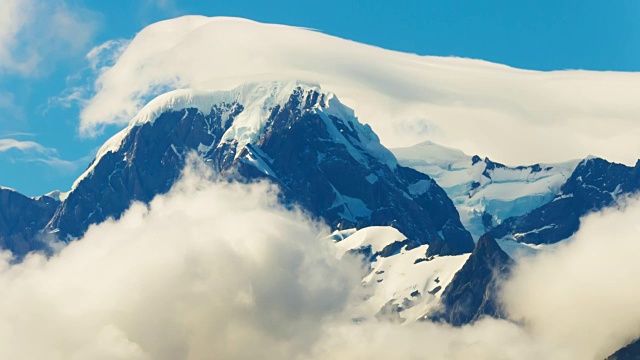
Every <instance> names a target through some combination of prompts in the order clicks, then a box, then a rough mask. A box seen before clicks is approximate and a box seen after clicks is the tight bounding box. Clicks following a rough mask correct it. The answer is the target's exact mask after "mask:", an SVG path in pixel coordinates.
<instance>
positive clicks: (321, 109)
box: [72, 81, 397, 210]
mask: <svg viewBox="0 0 640 360" xmlns="http://www.w3.org/2000/svg"><path fill="white" fill-rule="evenodd" d="M296 88H300V89H301V90H302V94H301V103H302V104H304V102H305V101H306V99H307V97H308V96H309V95H310V94H311V92H314V91H315V92H318V93H320V94H322V95H323V96H324V97H325V102H324V104H316V105H315V106H314V107H313V108H312V109H311V110H310V111H313V112H315V113H316V114H318V115H319V116H320V118H321V119H322V120H323V121H324V122H325V123H326V124H327V129H328V131H329V132H330V134H331V135H332V137H333V140H334V141H336V142H337V143H341V144H343V145H345V147H346V148H347V150H348V151H349V153H350V154H351V155H352V156H353V157H354V158H355V159H356V160H358V161H360V162H362V163H366V162H367V159H366V158H365V157H364V156H363V155H362V151H366V152H368V153H369V154H371V155H372V156H374V157H376V158H377V159H379V160H380V161H381V162H383V163H385V164H387V165H388V166H389V167H390V168H392V169H393V168H395V166H396V165H397V162H396V159H395V157H394V156H393V154H392V153H391V152H390V151H389V150H387V149H386V148H384V147H383V146H382V145H381V144H380V142H379V139H378V137H377V136H376V135H375V134H374V133H373V131H372V130H371V128H370V127H369V126H368V125H363V124H361V123H360V122H359V121H358V119H357V118H356V117H355V115H354V113H353V110H351V109H349V108H347V107H346V106H344V105H343V104H342V103H340V101H339V100H338V98H337V97H336V96H335V95H334V94H333V93H331V92H329V91H325V90H323V89H321V88H320V87H319V86H318V85H314V84H307V83H304V82H300V81H271V82H264V83H250V84H243V85H241V86H238V87H236V88H235V89H233V90H230V91H202V90H192V89H181V90H175V91H171V92H168V93H165V94H162V95H160V96H158V97H156V98H155V99H153V100H151V101H150V102H149V103H148V104H147V105H146V106H145V107H144V108H142V110H140V112H139V113H138V114H137V115H136V116H135V117H133V119H132V120H131V121H130V122H129V125H128V126H127V127H126V128H125V129H123V130H122V131H120V132H118V133H117V134H116V135H114V136H113V137H112V138H110V139H109V140H107V142H105V144H104V145H103V146H102V147H101V148H100V149H99V150H98V153H97V155H96V158H95V160H94V161H93V163H92V164H91V165H90V166H89V167H88V168H87V170H86V171H85V172H84V173H83V174H82V175H81V176H80V177H79V178H78V179H77V180H76V181H75V182H74V184H73V187H72V190H73V189H75V188H76V187H77V186H78V184H79V183H80V181H81V180H82V179H84V178H85V177H86V176H87V175H88V174H90V173H91V172H92V171H93V169H94V167H95V166H96V165H97V164H98V162H99V161H100V159H101V158H102V157H103V156H104V155H105V154H107V153H109V152H115V151H117V150H118V149H119V148H120V146H121V144H122V141H123V140H124V139H125V137H126V136H127V134H129V133H130V132H131V130H132V129H134V128H135V127H138V126H141V125H144V124H147V123H149V124H152V125H153V123H154V121H155V120H156V119H157V118H158V117H159V116H160V115H161V114H163V113H164V112H167V111H170V110H171V111H180V110H184V109H189V108H193V109H197V111H199V112H201V113H203V114H205V115H207V114H209V113H210V112H211V109H212V108H213V107H214V106H215V105H218V106H220V107H223V105H227V106H226V107H224V108H225V109H226V112H225V113H223V114H222V121H223V122H226V121H228V120H229V117H228V115H229V114H228V113H229V112H232V111H233V110H234V108H233V107H231V106H230V105H231V104H234V103H238V104H241V105H242V106H243V110H242V111H241V112H240V113H239V114H238V115H237V116H236V117H235V118H234V119H233V123H232V124H231V126H230V127H229V129H228V130H227V131H226V132H225V133H224V134H223V136H222V140H221V144H222V143H230V144H233V145H234V146H235V148H236V156H239V154H240V153H241V152H240V150H241V149H242V148H244V147H245V146H246V145H247V144H252V143H254V142H255V141H257V140H258V139H259V138H260V136H261V135H262V132H263V130H264V127H265V125H266V123H267V119H268V117H269V115H270V113H271V110H272V109H273V108H274V107H276V106H278V105H284V104H285V103H286V102H287V101H288V100H289V98H290V97H291V95H292V94H293V92H294V90H295V89H296ZM185 116H186V115H185ZM331 116H333V117H337V118H338V119H339V121H342V122H343V123H344V124H347V125H349V127H350V128H352V129H354V130H355V132H356V134H357V137H358V138H357V139H355V138H349V139H347V136H349V135H346V134H343V133H341V132H340V131H338V130H337V128H336V127H335V126H334V125H333V123H332V121H333V120H332V119H331V118H330V117H331ZM354 144H355V145H354ZM355 146H358V147H359V149H356V147H355ZM209 149H210V145H206V144H200V146H199V147H198V150H199V151H200V152H201V153H202V152H204V151H208V150H209ZM247 160H248V161H249V162H251V163H252V164H254V165H256V166H259V169H260V170H261V171H263V170H265V171H266V170H267V168H268V166H267V165H266V164H264V163H259V161H258V159H257V158H250V159H247ZM355 207H357V208H358V209H359V210H362V209H361V207H358V206H357V205H356V206H355Z"/></svg>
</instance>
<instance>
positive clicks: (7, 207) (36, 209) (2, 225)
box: [0, 189, 60, 258]
mask: <svg viewBox="0 0 640 360" xmlns="http://www.w3.org/2000/svg"><path fill="white" fill-rule="evenodd" d="M59 204H60V203H59V202H58V201H56V200H54V199H52V198H50V197H47V196H42V197H40V198H38V199H32V198H30V197H27V196H24V195H22V194H20V193H17V192H15V191H13V190H9V189H0V248H2V249H7V250H11V252H12V253H13V254H14V255H15V256H16V257H17V258H22V257H23V256H24V255H26V253H28V252H29V251H34V250H46V249H47V245H46V242H45V241H44V240H43V239H42V238H39V237H38V236H37V235H38V232H39V231H40V230H41V229H42V228H43V227H45V225H46V224H47V222H48V221H49V220H50V219H51V217H52V216H53V213H54V212H55V211H56V208H57V207H58V205H59Z"/></svg>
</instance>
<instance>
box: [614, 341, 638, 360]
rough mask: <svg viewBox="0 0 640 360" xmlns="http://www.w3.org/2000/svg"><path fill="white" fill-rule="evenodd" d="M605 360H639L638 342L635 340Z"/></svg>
mask: <svg viewBox="0 0 640 360" xmlns="http://www.w3.org/2000/svg"><path fill="white" fill-rule="evenodd" d="M606 360H640V340H636V341H634V342H632V343H631V344H629V345H627V346H625V347H623V348H622V349H620V350H618V351H616V352H615V353H614V354H613V355H611V356H609V357H608V358H607V359H606Z"/></svg>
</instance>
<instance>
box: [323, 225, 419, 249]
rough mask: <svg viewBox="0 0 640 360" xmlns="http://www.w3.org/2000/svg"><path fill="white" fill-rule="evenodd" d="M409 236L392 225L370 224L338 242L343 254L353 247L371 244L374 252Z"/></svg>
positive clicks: (357, 247)
mask: <svg viewBox="0 0 640 360" xmlns="http://www.w3.org/2000/svg"><path fill="white" fill-rule="evenodd" d="M406 238H407V237H406V236H404V234H403V233H401V232H400V231H398V229H396V228H393V227H391V226H370V227H366V228H364V229H361V230H358V231H356V232H354V233H352V234H350V235H349V236H348V237H347V238H346V239H344V240H342V241H340V242H338V243H337V244H336V246H337V248H338V249H339V250H340V251H341V253H342V254H344V253H345V252H347V251H349V250H352V249H359V248H362V247H367V246H371V251H372V253H376V252H378V251H381V250H382V249H384V248H385V246H387V245H389V244H392V243H394V242H396V241H402V240H405V239H406Z"/></svg>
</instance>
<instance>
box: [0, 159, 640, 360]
mask: <svg viewBox="0 0 640 360" xmlns="http://www.w3.org/2000/svg"><path fill="white" fill-rule="evenodd" d="M212 179H213V176H212V174H211V173H209V171H208V170H207V169H206V168H205V167H204V165H202V164H200V163H197V162H195V163H193V164H192V165H191V166H190V167H188V168H187V170H186V171H185V174H184V175H183V177H182V179H181V180H180V181H179V182H178V184H177V185H176V186H175V187H174V188H173V189H172V190H171V191H170V192H169V193H168V194H166V195H162V196H158V197H156V198H155V199H154V200H153V201H152V202H151V203H150V204H149V205H148V206H146V205H143V204H133V205H132V207H131V208H130V209H129V210H128V211H127V213H126V214H125V215H123V216H122V218H121V219H120V220H117V221H116V220H108V221H106V222H105V223H103V224H100V225H97V226H93V227H91V228H90V229H89V231H88V232H87V234H86V236H85V237H84V238H82V239H79V240H77V241H74V242H72V243H70V244H69V245H68V246H66V247H64V248H62V249H61V250H60V251H59V252H58V253H57V254H55V255H54V256H52V257H50V258H46V257H45V256H43V255H40V254H31V255H29V256H28V257H27V258H26V259H25V261H24V262H22V263H20V264H12V263H11V262H10V254H8V253H3V254H2V256H1V257H0V292H1V293H2V294H3V296H2V297H0V357H2V358H11V359H42V358H47V359H53V360H56V359H65V360H66V359H121V360H125V359H126V360H134V359H136V360H137V359H153V360H162V359H188V360H201V359H202V360H204V359H210V358H212V357H215V358H216V359H255V358H260V359H267V360H268V359H301V360H329V359H398V358H402V359H424V358H429V359H434V360H463V359H478V360H484V359H486V360H489V359H491V360H495V359H518V360H529V359H531V360H534V359H553V360H578V359H580V360H585V359H587V360H589V359H594V360H595V359H598V360H601V359H602V358H603V357H604V356H606V355H608V354H609V353H611V352H613V351H614V350H615V349H617V348H618V347H620V346H622V345H623V344H624V343H625V342H627V341H629V340H631V339H633V338H634V337H635V336H637V335H638V334H639V332H638V330H640V326H638V325H639V324H640V322H639V321H638V320H640V313H639V312H638V311H637V309H636V308H637V306H636V304H637V303H638V300H640V292H638V291H636V290H635V288H634V287H633V286H631V285H632V284H633V281H634V280H635V279H637V276H638V275H640V274H639V271H638V270H639V267H638V266H637V262H634V261H631V260H633V259H630V257H633V254H636V252H635V249H636V248H637V247H638V245H637V243H638V242H637V241H635V243H634V241H632V239H633V240H636V237H637V233H638V232H637V230H638V228H637V225H629V224H633V221H629V220H630V219H635V218H637V216H638V215H640V202H639V201H637V200H636V201H634V202H630V203H629V205H628V206H627V207H626V208H625V209H624V210H617V211H608V212H606V213H605V214H603V215H594V216H591V217H589V218H588V219H586V220H585V225H584V228H583V230H580V232H579V233H578V235H577V236H576V239H575V240H574V241H573V242H571V243H570V244H569V245H567V246H566V248H564V249H561V250H559V251H558V252H557V253H553V254H548V255H543V256H541V257H539V258H535V259H533V260H531V261H529V262H526V263H524V265H522V266H521V267H520V268H518V269H517V271H516V276H515V278H514V279H513V280H512V281H510V282H509V283H508V284H507V285H506V290H505V294H506V295H505V300H506V301H507V304H508V308H509V310H510V312H511V314H512V315H513V316H514V317H515V318H518V319H519V320H521V321H522V324H521V325H518V324H516V323H512V322H508V321H504V320H495V319H483V320H481V321H479V322H477V323H475V324H474V325H471V326H465V327H462V328H452V327H449V326H446V325H440V324H432V323H415V324H408V325H400V324H397V323H386V322H378V321H376V320H374V319H370V320H367V321H365V322H362V323H355V322H353V321H352V319H351V318H350V316H349V314H350V309H351V307H352V306H354V305H356V304H357V303H358V302H359V301H362V298H361V293H360V291H358V288H359V284H360V281H361V278H360V276H361V271H360V269H359V267H358V266H359V265H355V264H359V262H358V261H355V262H351V261H349V260H348V259H346V260H345V259H342V260H339V259H338V257H337V254H338V253H337V251H336V249H335V248H334V247H333V245H332V243H331V242H329V241H324V240H323V237H322V234H327V233H328V229H327V228H326V227H325V226H324V225H322V224H318V223H316V222H314V221H312V220H310V219H309V218H308V217H307V216H306V215H305V214H304V213H303V212H301V211H298V210H295V209H294V210H290V209H284V208H283V207H282V206H281V205H279V204H278V200H277V189H276V188H275V187H274V186H273V185H269V184H267V183H258V184H251V185H243V184H233V183H227V182H216V181H214V180H212ZM609 228H617V229H618V230H616V231H615V232H614V233H613V234H610V233H607V232H605V231H604V230H605V229H609ZM319 234H321V236H319ZM611 235H613V236H611ZM604 245H606V246H607V247H608V248H610V249H611V250H609V251H602V249H600V250H599V251H598V252H597V253H595V252H594V251H595V249H596V248H599V247H600V246H604ZM580 279H582V281H580ZM578 300H579V301H578ZM634 309H635V310H634Z"/></svg>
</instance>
